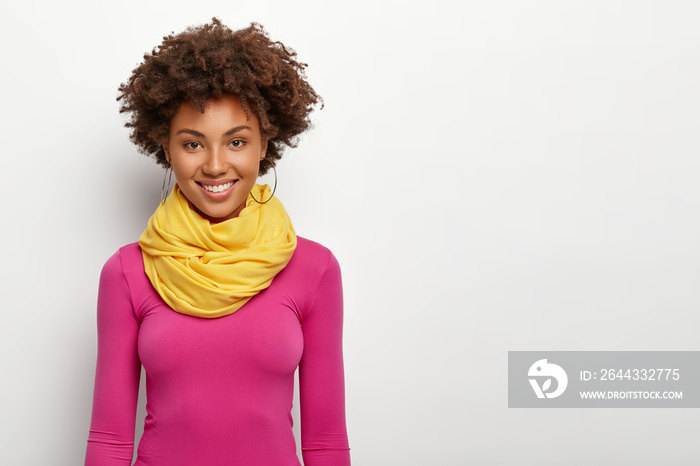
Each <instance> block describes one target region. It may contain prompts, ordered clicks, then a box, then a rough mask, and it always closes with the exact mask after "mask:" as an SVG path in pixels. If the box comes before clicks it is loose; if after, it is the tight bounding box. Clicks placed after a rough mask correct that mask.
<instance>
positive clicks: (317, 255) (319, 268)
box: [289, 236, 340, 277]
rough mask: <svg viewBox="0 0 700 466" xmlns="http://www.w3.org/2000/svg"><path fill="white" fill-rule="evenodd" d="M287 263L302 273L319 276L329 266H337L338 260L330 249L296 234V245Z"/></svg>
mask: <svg viewBox="0 0 700 466" xmlns="http://www.w3.org/2000/svg"><path fill="white" fill-rule="evenodd" d="M289 265H292V266H294V268H299V269H300V270H301V271H302V272H303V273H305V274H306V275H307V276H308V275H312V276H313V275H316V276H318V277H320V276H321V275H323V274H324V273H325V272H326V271H327V270H328V269H329V268H339V267H340V266H339V264H338V260H337V259H336V257H335V256H334V255H333V253H332V252H331V250H330V249H328V248H327V247H325V246H323V245H322V244H320V243H317V242H315V241H311V240H310V239H306V238H302V237H301V236H297V247H296V249H295V250H294V255H293V256H292V260H291V261H290V263H289Z"/></svg>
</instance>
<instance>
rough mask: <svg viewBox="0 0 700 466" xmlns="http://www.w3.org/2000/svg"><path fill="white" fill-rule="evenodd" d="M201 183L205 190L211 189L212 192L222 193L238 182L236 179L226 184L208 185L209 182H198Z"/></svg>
mask: <svg viewBox="0 0 700 466" xmlns="http://www.w3.org/2000/svg"><path fill="white" fill-rule="evenodd" d="M197 184H198V185H200V186H201V187H202V188H204V190H205V191H209V192H210V193H220V192H223V191H226V190H227V189H229V188H230V187H231V186H233V185H234V184H236V182H235V181H229V182H228V183H224V184H215V185H208V184H202V183H197Z"/></svg>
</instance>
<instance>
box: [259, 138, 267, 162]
mask: <svg viewBox="0 0 700 466" xmlns="http://www.w3.org/2000/svg"><path fill="white" fill-rule="evenodd" d="M266 154H267V139H263V141H262V147H261V148H260V160H262V159H264V158H265V155H266Z"/></svg>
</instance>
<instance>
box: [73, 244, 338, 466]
mask: <svg viewBox="0 0 700 466" xmlns="http://www.w3.org/2000/svg"><path fill="white" fill-rule="evenodd" d="M342 300H343V297H342V287H341V278H340V268H339V266H338V262H337V261H336V259H335V257H333V255H332V254H331V252H330V251H329V250H328V249H326V248H325V247H323V246H321V245H319V244H317V243H314V242H312V241H309V240H306V239H304V238H298V243H297V248H296V250H295V252H294V255H293V256H292V259H291V261H290V262H289V264H288V265H287V267H285V268H284V269H283V270H282V271H281V272H280V273H279V274H278V275H277V276H276V277H275V279H274V280H273V282H272V285H270V287H269V288H267V289H266V290H264V291H262V292H261V293H259V294H258V295H257V296H255V297H254V298H253V299H251V300H250V301H249V302H248V303H246V304H245V306H243V307H242V308H241V309H240V310H238V311H237V312H235V313H233V314H231V315H229V316H226V317H220V318H218V319H202V318H197V317H191V316H187V315H183V314H179V313H177V312H174V311H173V310H172V309H170V308H169V307H168V306H167V305H166V304H165V303H164V302H163V300H162V299H161V298H160V296H159V295H158V293H157V292H156V291H155V290H154V289H153V287H152V286H151V283H150V281H149V280H148V277H147V276H146V274H145V273H144V270H143V258H142V255H141V249H140V248H139V246H138V244H137V243H134V244H130V245H128V246H125V247H123V248H121V249H120V250H119V251H118V252H117V253H116V254H115V255H114V256H112V257H111V258H110V259H109V260H108V261H107V263H106V264H105V266H104V269H103V270H102V276H101V277H100V291H99V298H98V303H97V330H98V353H97V373H96V377H95V393H94V399H93V411H92V424H91V427H90V436H89V438H88V447H87V456H86V459H85V464H86V465H88V466H112V465H130V464H131V459H132V455H133V448H134V425H135V417H136V403H137V397H138V387H139V377H140V371H141V365H142V364H143V367H144V368H145V369H146V391H147V400H148V401H147V405H146V410H147V413H148V414H147V416H146V420H145V426H144V432H143V437H142V438H141V441H140V443H139V448H138V459H137V460H136V463H135V465H140V466H177V465H187V466H197V465H202V466H205V465H206V466H217V465H226V466H231V465H239V466H249V465H250V466H252V465H261V466H263V465H264V466H286V465H299V461H298V459H297V456H296V446H295V443H294V437H293V435H292V417H291V413H290V410H291V407H292V394H293V389H294V370H295V369H296V367H297V366H299V385H300V390H299V392H300V408H301V437H302V441H301V444H302V452H303V457H304V464H305V465H306V466H336V465H337V466H346V465H349V464H350V453H349V447H348V440H347V433H346V429H345V395H344V388H343V384H344V382H343V356H342V324H343V303H342Z"/></svg>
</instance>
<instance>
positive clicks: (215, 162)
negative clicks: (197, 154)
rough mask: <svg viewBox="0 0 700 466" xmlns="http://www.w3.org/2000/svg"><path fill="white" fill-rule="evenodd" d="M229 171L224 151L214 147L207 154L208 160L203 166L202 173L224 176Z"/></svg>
mask: <svg viewBox="0 0 700 466" xmlns="http://www.w3.org/2000/svg"><path fill="white" fill-rule="evenodd" d="M227 170H228V167H227V162H226V154H225V152H224V150H222V149H220V148H218V147H213V148H211V149H209V150H208V151H207V153H206V160H205V161H204V164H203V165H202V171H203V172H204V173H206V174H207V175H210V176H218V175H223V174H224V173H226V171H227Z"/></svg>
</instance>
